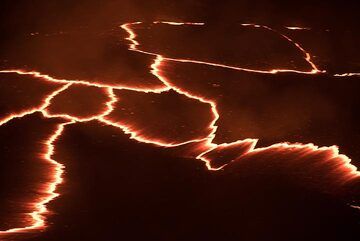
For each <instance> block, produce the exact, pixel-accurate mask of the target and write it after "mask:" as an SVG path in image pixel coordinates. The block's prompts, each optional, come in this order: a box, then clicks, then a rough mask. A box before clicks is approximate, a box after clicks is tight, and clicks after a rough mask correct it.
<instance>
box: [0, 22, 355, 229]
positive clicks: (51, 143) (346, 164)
mask: <svg viewBox="0 0 360 241" xmlns="http://www.w3.org/2000/svg"><path fill="white" fill-rule="evenodd" d="M140 23H141V22H136V23H126V24H123V25H121V27H122V28H123V29H124V30H125V31H126V32H127V33H128V34H129V36H128V37H127V38H126V39H127V40H129V41H130V46H129V50H131V51H137V52H140V53H144V54H148V55H152V56H154V57H155V58H154V62H153V64H152V65H151V73H152V74H153V75H154V76H156V77H157V78H158V79H159V80H160V81H161V82H162V83H163V84H164V87H162V88H153V89H152V88H150V89H142V88H132V87H128V86H121V85H120V86H118V85H114V86H113V85H104V84H100V83H96V82H91V81H86V80H65V79H55V78H53V77H51V76H49V75H46V74H42V73H39V72H37V71H25V70H1V71H0V73H16V74H19V75H32V76H34V77H37V78H41V79H43V80H44V81H50V82H54V83H58V84H62V86H61V87H60V88H59V89H57V90H56V91H54V92H52V93H51V94H50V95H48V96H46V98H45V99H44V100H43V102H42V103H41V105H39V106H37V107H34V108H30V109H28V110H26V111H23V112H20V113H13V114H10V115H9V116H6V117H5V118H3V119H1V120H0V126H1V125H4V124H6V123H7V122H9V121H11V120H13V119H15V118H21V117H23V116H25V115H29V114H32V113H35V112H41V113H42V114H43V116H44V117H45V118H62V119H65V121H64V123H62V124H59V125H58V126H57V129H56V130H55V131H54V132H53V133H52V135H51V136H50V137H49V138H48V139H47V140H45V141H44V145H45V148H46V152H45V153H44V155H43V156H42V158H43V159H44V160H46V161H47V162H48V163H50V164H52V165H53V169H52V170H51V174H50V175H51V177H52V178H51V182H50V183H48V185H47V188H46V189H45V190H43V193H44V196H43V197H42V198H41V199H40V200H39V201H38V202H36V203H34V204H33V206H34V210H33V211H32V212H31V213H29V215H30V216H31V218H32V224H31V225H29V226H26V227H18V228H12V229H9V230H5V231H0V235H4V234H8V233H18V232H27V231H31V230H36V229H42V228H45V227H46V223H45V217H44V215H45V214H46V213H47V211H48V210H47V207H46V205H47V204H48V203H49V202H51V201H52V200H54V199H55V198H56V197H58V196H59V194H58V193H57V192H56V188H57V187H58V185H59V184H61V183H62V181H63V179H62V175H63V173H64V166H63V165H62V164H60V163H59V162H58V161H56V160H54V159H53V155H54V152H55V142H56V140H58V139H59V138H60V137H61V135H62V134H63V132H64V129H65V127H66V126H67V125H70V124H73V123H76V122H87V121H91V120H97V121H99V122H101V123H103V124H105V125H110V126H114V127H116V128H119V129H121V130H122V131H123V132H124V133H126V134H129V135H130V138H132V139H135V140H137V141H138V142H142V143H149V144H154V145H157V146H162V147H176V146H181V145H185V144H189V143H202V142H203V143H204V144H203V145H204V148H203V149H205V151H202V152H201V153H199V154H198V155H197V159H198V160H201V161H203V162H204V163H205V165H206V167H207V168H208V170H211V171H217V170H220V169H223V168H225V167H226V165H227V164H224V165H222V166H220V167H216V168H215V167H212V166H211V161H212V160H211V159H210V158H209V153H210V152H212V151H215V150H216V149H218V150H220V149H226V148H229V147H233V146H237V145H240V144H243V143H247V144H249V145H248V146H249V148H247V149H246V150H245V152H243V153H239V155H240V156H233V157H232V158H230V159H231V160H230V161H233V160H234V159H235V158H237V160H239V158H240V159H241V156H243V155H251V154H253V153H256V152H261V151H264V150H268V149H278V150H280V151H281V150H282V149H287V150H289V149H306V150H308V151H309V152H316V151H322V150H324V151H330V152H331V157H332V158H337V160H339V166H341V167H343V168H345V169H346V171H345V170H344V175H349V178H354V177H357V176H360V172H358V171H357V168H356V167H355V166H354V165H352V164H351V163H350V161H351V160H350V159H349V158H348V157H347V156H345V155H341V154H339V149H338V147H336V146H331V147H317V146H315V145H314V144H289V143H278V144H274V145H272V146H269V147H264V148H256V147H255V146H256V142H257V140H254V139H245V140H238V141H236V142H233V143H223V144H215V143H213V140H214V138H215V135H216V131H217V126H216V122H217V121H218V119H219V118H220V115H219V112H218V110H217V104H216V102H215V101H213V100H210V99H206V98H203V97H200V96H197V95H195V94H193V93H191V92H189V91H188V90H185V89H182V88H180V87H177V86H174V85H172V84H171V82H170V81H169V80H167V78H166V77H165V76H164V75H163V74H162V72H161V67H162V65H163V64H164V63H165V61H177V62H189V63H196V64H206V65H211V66H217V67H224V68H230V69H236V70H241V71H249V72H257V73H266V74H275V73H278V72H295V73H302V74H316V73H320V72H322V71H320V70H319V69H318V68H317V67H316V65H315V64H314V63H313V62H312V60H311V55H310V53H308V52H306V51H305V50H304V49H303V48H302V47H301V46H300V45H299V44H298V43H296V42H294V41H293V40H291V39H290V38H288V37H287V36H285V35H282V34H280V33H278V34H280V35H281V36H283V37H284V38H286V39H287V40H288V41H290V42H292V43H293V44H294V45H295V46H296V47H297V48H298V49H299V50H300V51H301V52H303V53H304V55H305V58H306V60H307V61H308V63H309V64H310V65H311V66H312V68H313V69H312V71H310V72H303V71H297V70H282V69H273V70H269V71H260V70H253V69H244V68H240V67H234V66H227V65H222V64H216V63H208V62H202V61H196V60H188V59H172V58H167V57H164V56H162V55H160V54H156V53H149V52H145V51H142V50H140V49H138V46H140V44H139V43H138V42H137V41H136V40H135V39H136V34H135V32H134V31H133V30H132V28H131V26H133V25H136V24H140ZM154 23H162V24H170V25H186V24H188V25H190V24H193V25H203V24H202V23H176V22H159V21H158V22H154ZM244 26H252V27H263V28H266V29H268V30H270V31H274V30H273V29H271V28H269V27H267V26H261V25H255V24H244ZM353 75H359V74H358V73H348V74H341V75H336V76H353ZM72 85H85V86H94V87H97V88H102V89H104V90H105V91H106V94H107V96H108V101H107V102H106V103H105V106H106V107H105V108H104V110H102V111H101V113H97V114H95V115H92V116H90V117H86V118H79V117H74V116H72V115H69V114H66V113H62V114H51V113H49V111H48V110H47V108H48V107H49V106H50V105H51V101H52V100H53V99H54V97H56V96H57V95H58V94H60V93H61V92H63V91H66V90H67V89H68V88H69V87H70V86H72ZM114 89H127V90H132V91H138V92H144V93H150V92H153V93H161V92H164V91H169V90H173V91H176V92H177V93H178V94H180V95H184V96H186V97H187V98H191V99H194V100H196V101H199V102H201V103H204V104H206V105H209V106H210V109H211V114H212V121H211V122H210V123H209V125H208V128H209V129H210V130H211V132H210V134H209V135H208V136H207V137H206V138H202V139H192V140H189V141H186V142H181V143H174V142H163V141H161V140H158V139H149V138H145V137H143V136H140V135H139V132H138V131H137V130H134V129H132V127H131V126H126V125H120V124H118V123H115V122H113V121H110V120H109V119H107V116H108V115H109V114H110V113H111V112H112V111H113V110H114V104H115V103H116V102H117V101H118V99H117V98H116V96H115V94H114ZM203 149H202V150H203Z"/></svg>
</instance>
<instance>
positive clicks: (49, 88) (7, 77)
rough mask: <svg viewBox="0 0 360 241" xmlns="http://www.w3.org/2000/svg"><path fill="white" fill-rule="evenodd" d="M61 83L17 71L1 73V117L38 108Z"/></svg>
mask: <svg viewBox="0 0 360 241" xmlns="http://www.w3.org/2000/svg"><path fill="white" fill-rule="evenodd" d="M61 86H62V85H61V84H57V83H51V82H48V81H45V80H43V79H41V78H36V77H32V76H29V75H18V74H15V73H0V89H1V95H0V119H2V118H4V117H5V116H8V115H9V114H12V113H20V112H23V111H25V110H28V109H32V108H37V107H39V106H41V105H42V104H43V100H44V99H45V97H46V96H47V95H49V94H50V93H51V92H53V91H55V90H56V89H58V88H59V87H61Z"/></svg>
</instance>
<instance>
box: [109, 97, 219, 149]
mask: <svg viewBox="0 0 360 241" xmlns="http://www.w3.org/2000/svg"><path fill="white" fill-rule="evenodd" d="M114 93H115V95H116V97H117V99H118V101H117V102H116V103H115V105H114V110H113V111H112V112H111V113H110V115H108V116H107V117H106V119H108V120H111V121H112V122H114V123H117V124H120V125H122V126H125V127H127V128H128V129H129V130H130V131H133V132H136V133H137V136H139V137H144V138H146V139H152V140H157V141H160V142H165V143H182V142H186V141H190V140H193V139H204V138H206V137H207V136H208V135H209V134H210V133H211V132H212V131H213V130H212V129H211V128H210V127H209V126H210V123H211V122H212V120H213V119H214V116H213V114H212V112H211V107H210V105H209V104H206V103H202V102H200V101H198V100H196V99H191V98H188V97H186V96H184V95H180V94H178V93H176V92H175V91H167V92H163V93H159V94H158V93H142V92H136V91H129V90H115V91H114Z"/></svg>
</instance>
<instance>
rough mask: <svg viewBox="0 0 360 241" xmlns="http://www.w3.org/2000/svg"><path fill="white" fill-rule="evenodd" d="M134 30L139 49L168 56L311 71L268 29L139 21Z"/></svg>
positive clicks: (291, 47)
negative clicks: (140, 22)
mask: <svg viewBox="0 0 360 241" xmlns="http://www.w3.org/2000/svg"><path fill="white" fill-rule="evenodd" d="M132 29H133V30H134V33H135V34H136V35H137V36H136V39H135V40H136V41H137V42H138V43H139V44H140V46H139V47H138V49H141V50H144V51H148V52H153V53H158V54H161V55H163V56H165V57H169V58H178V59H191V60H198V61H205V62H212V63H218V64H225V65H231V66H236V67H241V68H249V69H255V70H272V69H295V70H300V71H311V70H312V68H311V66H310V65H309V63H308V62H307V61H306V60H305V56H304V54H303V53H302V52H301V51H300V50H299V49H298V48H297V47H296V46H295V45H294V44H293V43H291V42H290V41H288V40H287V39H285V38H284V37H282V36H281V35H280V34H278V33H275V32H273V31H271V30H268V29H265V28H255V27H251V26H242V25H240V24H231V25H227V24H224V23H221V24H218V25H215V24H210V25H206V24H205V25H201V26H198V25H180V26H174V25H168V24H150V25H149V24H136V25H133V26H132ZM149 36H151V37H149Z"/></svg>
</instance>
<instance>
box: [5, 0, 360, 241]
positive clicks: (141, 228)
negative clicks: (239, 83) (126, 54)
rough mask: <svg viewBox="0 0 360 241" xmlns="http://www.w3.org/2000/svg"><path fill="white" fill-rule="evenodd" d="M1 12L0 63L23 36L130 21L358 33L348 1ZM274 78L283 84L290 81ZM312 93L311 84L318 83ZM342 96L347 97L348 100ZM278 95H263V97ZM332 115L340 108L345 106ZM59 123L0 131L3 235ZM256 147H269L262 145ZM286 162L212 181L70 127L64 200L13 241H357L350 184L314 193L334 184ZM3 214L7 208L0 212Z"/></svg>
mask: <svg viewBox="0 0 360 241" xmlns="http://www.w3.org/2000/svg"><path fill="white" fill-rule="evenodd" d="M0 9H1V16H0V33H1V37H0V53H1V54H4V56H6V54H7V53H9V52H14V53H16V51H17V47H16V45H15V46H14V45H13V44H12V43H14V42H16V43H17V44H18V43H19V44H20V45H21V41H23V38H24V35H28V34H29V33H33V32H50V33H55V32H58V31H72V30H74V31H77V30H79V29H83V28H85V29H87V30H89V31H90V32H91V31H94V32H97V31H102V30H103V29H107V28H112V27H113V26H116V25H117V24H121V23H123V22H131V21H139V20H140V21H147V20H148V21H153V20H158V19H164V20H172V21H183V20H184V21H203V22H208V23H211V22H216V23H218V22H226V23H229V24H230V23H242V22H256V23H263V24H266V25H271V26H275V27H276V26H278V27H282V26H284V25H295V26H306V27H312V28H315V29H326V28H331V29H335V30H337V31H338V33H339V34H340V35H341V33H342V32H344V31H350V32H354V33H355V32H358V29H359V25H360V22H359V17H358V13H359V4H358V3H356V2H355V1H353V2H352V1H347V2H345V1H341V2H340V1H338V2H337V3H336V2H335V3H334V2H332V3H330V2H325V1H318V2H310V1H298V2H296V3H294V1H221V2H220V1H173V2H170V1H130V0H129V1H51V0H50V1H25V0H24V1H16V2H15V1H2V2H1V3H0ZM9 46H11V48H9ZM353 47H354V49H356V48H358V46H353ZM60 51H61V49H60ZM20 56H21V55H20ZM19 62H21V63H22V61H21V60H19ZM29 64H30V65H31V63H29ZM141 66H142V65H141ZM138 68H140V67H138ZM144 68H145V66H144ZM334 68H336V66H335V67H334ZM60 74H61V73H60ZM67 74H68V73H64V75H67ZM131 74H132V73H131ZM70 75H71V74H70ZM129 75H130V74H129ZM222 76H223V75H222ZM282 78H283V79H285V81H287V78H292V76H291V75H290V77H289V76H287V75H285V77H284V76H283V77H282ZM297 78H299V77H297ZM300 80H301V78H300ZM326 80H327V77H326V76H325V77H321V78H320V82H321V83H324V84H326ZM350 80H351V95H353V96H355V95H357V93H358V91H357V88H358V86H359V85H358V84H356V79H354V78H351V79H350ZM280 81H281V80H280ZM313 81H317V80H316V78H315V77H314V80H313ZM217 84H221V83H217ZM344 84H345V85H346V83H344ZM306 86H307V87H306V88H304V92H305V95H306V92H307V90H308V89H310V90H312V91H314V92H315V93H316V92H317V89H319V90H321V84H318V85H316V88H315V90H314V88H312V87H313V86H312V85H311V83H310V82H309V81H308V82H306ZM336 86H340V83H339V81H338V80H336V84H335V85H332V87H331V88H330V89H331V91H329V93H330V92H331V94H329V95H331V98H332V99H335V100H336V98H337V97H336V96H334V95H336V94H332V93H335V92H336V89H337V87H336ZM294 88H296V86H295V87H294ZM349 88H350V87H349ZM19 89H20V87H19ZM269 89H271V88H269ZM296 89H297V88H296ZM345 89H346V90H344V91H343V92H344V93H343V94H344V95H345V94H346V93H345V92H350V90H348V88H345ZM1 91H6V88H3V89H0V94H1ZM275 91H276V90H273V89H271V91H269V93H270V92H271V93H273V92H275ZM325 91H326V90H325ZM3 96H4V95H3ZM346 100H347V101H345V102H346V103H350V104H346V103H345V104H344V105H345V106H347V109H346V108H340V109H342V110H343V109H346V111H347V112H346V113H348V114H347V115H345V117H346V122H345V121H344V122H341V123H342V124H341V126H342V127H344V128H343V129H346V131H339V132H336V135H335V136H337V135H341V134H343V135H342V136H341V137H339V138H338V139H336V138H335V139H336V140H343V142H342V143H330V144H342V149H341V150H345V151H342V153H346V154H348V153H349V154H351V157H352V158H356V157H358V156H360V155H359V154H358V151H357V150H358V148H357V146H358V143H354V142H356V140H358V139H359V137H358V136H359V133H358V127H357V126H358V118H357V117H356V116H358V114H357V112H356V110H357V108H356V106H357V105H356V103H359V100H358V99H356V98H355V97H354V98H350V97H349V98H347V99H346ZM1 101H2V102H1V105H2V106H6V105H7V103H6V100H1ZM263 102H264V103H266V98H265V100H264V101H263ZM339 103H340V104H339V105H340V106H342V103H343V102H342V101H339ZM3 109H5V110H7V109H6V108H5V107H4V108H3ZM352 115H354V116H353V117H352ZM355 115H356V116H355ZM351 120H353V121H351ZM58 121H60V120H44V119H43V118H42V117H41V116H40V115H37V114H35V115H32V116H29V117H26V118H24V119H21V120H17V121H15V122H13V123H11V124H7V125H6V126H2V127H1V128H0V129H1V130H0V131H1V132H0V133H1V134H0V138H1V142H0V147H1V152H0V153H1V154H0V161H1V167H0V175H1V177H2V179H0V180H1V185H2V186H0V190H1V191H0V197H1V200H2V202H1V205H0V206H1V207H2V208H1V210H0V220H1V223H2V228H3V227H5V228H6V227H11V226H12V225H11V224H13V223H16V224H17V225H19V221H18V218H19V216H16V215H15V218H14V220H12V219H11V218H10V220H9V219H8V218H7V217H13V216H12V215H13V213H14V210H15V214H16V212H20V211H22V212H26V207H22V208H20V209H18V208H17V206H16V205H12V204H9V203H8V200H12V198H14V200H18V199H19V198H22V201H23V202H25V201H26V200H27V198H30V197H28V196H27V195H30V196H31V195H33V191H32V189H33V188H34V189H36V185H35V186H33V185H29V183H30V182H33V181H34V180H36V183H39V182H40V183H41V182H44V180H42V178H43V177H44V176H45V177H46V173H47V168H46V165H45V166H44V163H42V162H41V161H39V160H36V162H37V164H38V165H39V166H34V157H36V156H37V155H38V154H39V152H40V153H41V151H39V148H40V149H41V145H40V144H41V140H43V139H44V137H45V136H47V135H48V132H49V131H50V130H52V128H54V125H55V123H58ZM339 122H340V121H339ZM333 123H335V125H336V123H338V122H337V121H333V122H331V123H330V124H329V125H328V126H326V127H324V126H322V128H321V130H320V131H319V133H321V134H322V135H321V136H320V137H319V136H317V133H316V131H312V130H311V128H310V131H309V132H307V133H306V136H305V137H303V138H304V139H301V140H303V141H304V142H306V141H307V140H314V142H316V141H317V142H319V143H321V144H322V142H324V143H325V144H326V145H328V142H329V141H327V140H329V138H330V137H331V136H332V135H331V133H332V129H333V128H334V126H333ZM338 125H340V124H338ZM315 126H316V125H315ZM345 127H346V128H345ZM352 127H354V128H352ZM343 129H342V130H343ZM351 130H355V131H351ZM352 132H353V133H352ZM300 133H301V132H300ZM329 133H330V134H329ZM352 134H353V136H352ZM312 135H313V138H312ZM300 137H301V136H300ZM224 139H225V140H226V138H224ZM229 140H232V139H229ZM273 140H277V139H276V138H275V139H273ZM291 140H292V141H296V140H297V139H296V138H295V137H294V139H291ZM324 140H325V141H324ZM351 140H354V141H351ZM279 141H283V140H282V138H279ZM275 142H276V141H275ZM317 142H316V143H317ZM264 143H265V144H271V143H274V142H272V141H271V138H270V140H269V139H267V140H266V141H265V142H264ZM265 144H264V145H265ZM29 153H30V154H29ZM286 157H289V158H290V159H286V158H284V156H283V155H281V153H277V154H274V155H265V156H260V157H259V158H255V159H254V160H251V162H245V163H244V164H241V165H240V164H239V165H240V166H236V167H232V169H230V170H227V171H224V172H222V171H221V172H218V173H211V172H208V171H207V170H206V168H205V167H204V165H203V164H202V163H199V161H197V160H194V159H192V158H183V157H179V155H178V152H177V150H176V149H175V150H174V149H163V148H156V147H153V146H151V145H146V144H140V143H137V142H135V141H133V140H129V137H128V136H127V135H125V134H123V133H122V132H121V131H119V130H117V129H113V128H111V127H104V126H103V125H101V124H99V123H96V122H91V123H87V124H77V125H74V126H71V127H69V128H68V129H66V132H65V135H64V137H63V138H62V139H61V140H60V141H59V143H58V145H57V151H56V156H55V158H56V159H57V160H61V162H62V163H64V164H65V165H66V174H65V180H66V181H65V184H64V185H63V186H62V187H61V188H60V189H59V191H60V192H61V193H62V195H61V197H60V198H58V199H57V200H56V201H54V202H52V203H51V204H50V205H49V209H50V210H51V211H52V212H53V213H52V215H50V216H49V218H48V223H49V229H46V230H45V231H44V232H42V233H37V232H35V233H34V234H28V235H18V236H16V237H10V240H11V239H13V238H14V239H17V238H18V239H20V240H23V239H25V240H34V241H35V240H36V241H38V240H41V241H44V240H45V241H46V240H49V241H56V240H59V241H78V240H106V241H111V240H135V241H137V240H144V239H147V240H164V241H168V240H169V241H170V240H171V241H185V240H204V241H206V240H224V241H231V240H244V241H270V240H271V241H272V240H273V241H279V240H284V241H288V240H294V241H297V240H298V241H303V240H334V241H335V240H336V241H350V240H358V239H359V230H360V228H359V220H360V218H359V213H358V212H357V210H356V209H353V208H350V207H349V204H354V202H356V201H357V200H359V198H358V195H359V193H360V192H358V191H356V189H357V187H358V184H356V182H355V183H350V184H349V185H348V186H346V188H345V190H343V189H341V190H340V189H337V190H336V191H333V190H332V187H333V186H332V185H333V184H335V183H332V182H330V183H328V184H327V185H324V184H322V180H323V179H326V178H327V175H331V174H328V173H326V172H323V170H324V168H323V166H325V167H326V162H325V164H324V162H322V161H321V160H320V161H319V162H315V163H316V164H315V165H295V166H293V167H291V165H290V167H289V166H288V165H285V166H283V165H282V164H277V161H279V160H283V161H284V162H283V163H286V162H287V161H289V160H297V159H296V158H298V156H294V159H291V157H292V156H291V155H289V156H286ZM356 159H357V158H356ZM314 160H315V159H314ZM355 163H359V162H356V161H355ZM317 164H319V165H317ZM309 170H313V171H312V172H310V171H309ZM317 170H319V172H318V173H317V172H316V171H317ZM325 170H326V168H325ZM39 173H41V174H44V175H39ZM39 178H40V179H39ZM34 182H35V181H34ZM23 192H24V193H26V194H27V195H25V196H24V195H22V193H23ZM9 206H10V207H12V208H10V209H5V208H4V207H9ZM14 207H15V208H14ZM9 210H10V211H9Z"/></svg>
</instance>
